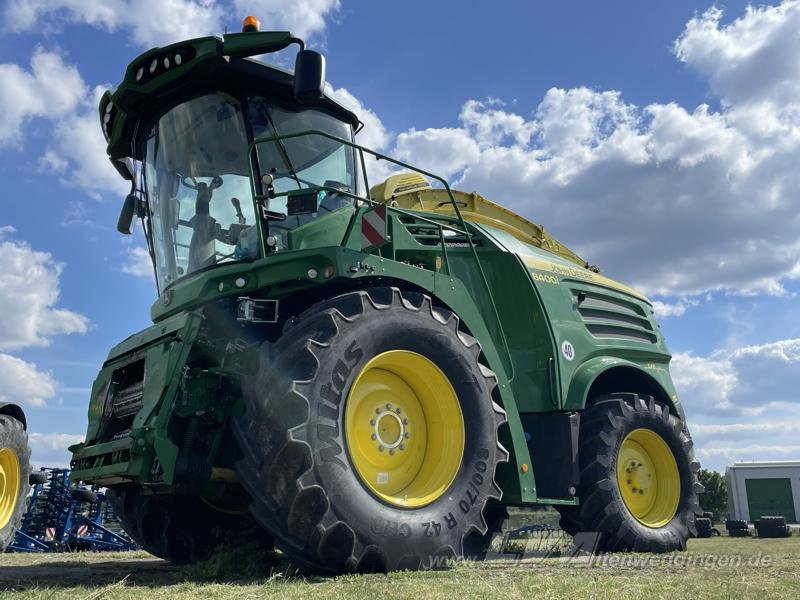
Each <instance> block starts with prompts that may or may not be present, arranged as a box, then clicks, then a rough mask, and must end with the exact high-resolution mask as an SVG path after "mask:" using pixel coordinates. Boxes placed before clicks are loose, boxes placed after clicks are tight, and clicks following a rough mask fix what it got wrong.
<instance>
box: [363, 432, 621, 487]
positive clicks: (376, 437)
mask: <svg viewBox="0 0 800 600" xmlns="http://www.w3.org/2000/svg"><path fill="white" fill-rule="evenodd" d="M372 439H373V440H377V439H378V436H377V435H375V434H374V433H373V434H372ZM628 483H630V481H629V482H628Z"/></svg>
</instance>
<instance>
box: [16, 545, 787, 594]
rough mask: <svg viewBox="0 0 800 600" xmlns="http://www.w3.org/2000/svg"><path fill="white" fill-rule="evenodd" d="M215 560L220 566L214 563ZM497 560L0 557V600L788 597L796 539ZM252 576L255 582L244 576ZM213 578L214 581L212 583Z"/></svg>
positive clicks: (104, 555) (131, 555)
mask: <svg viewBox="0 0 800 600" xmlns="http://www.w3.org/2000/svg"><path fill="white" fill-rule="evenodd" d="M223 558H224V557H223ZM606 558H607V561H606V562H604V560H605V559H603V558H600V559H597V558H596V559H595V560H593V561H592V560H591V559H588V558H587V557H584V558H581V559H572V560H568V559H566V558H536V557H534V558H526V559H523V560H522V561H520V562H517V561H514V560H513V559H511V558H499V559H495V560H490V561H487V562H485V563H477V564H460V565H457V566H455V567H453V568H452V569H450V570H447V571H436V572H423V573H392V574H389V575H358V576H355V575H353V576H343V577H335V578H334V577H330V578H325V577H316V576H314V577H302V576H298V575H296V574H293V569H292V568H291V566H290V565H289V564H288V563H287V562H286V561H285V560H283V559H282V558H281V557H280V556H279V555H278V556H272V557H268V558H267V559H266V561H265V562H262V563H259V564H253V562H252V561H249V562H248V559H244V562H245V563H248V564H247V565H244V566H243V565H242V564H241V563H242V556H238V557H237V556H233V557H228V562H229V563H230V562H233V563H238V564H236V565H235V566H234V567H232V568H231V565H230V564H227V565H226V564H224V560H223V563H222V564H220V563H216V562H215V563H213V564H212V563H206V564H203V565H200V566H195V567H176V566H173V565H170V564H169V563H166V562H164V561H161V560H158V559H154V558H152V557H151V556H149V555H148V554H146V553H144V552H129V553H117V554H110V553H95V554H90V553H82V554H39V555H25V554H3V555H0V596H2V597H13V598H19V599H33V598H42V599H43V598H70V599H71V600H76V599H81V598H86V599H93V598H125V599H131V600H146V599H149V598H170V599H172V598H177V599H180V598H187V599H188V598H192V599H200V598H202V599H203V600H212V599H215V598H287V597H288V598H293V599H297V598H324V599H326V600H330V599H335V598H348V599H349V598H354V599H359V598H386V599H389V598H405V599H414V598H443V599H447V600H454V599H458V600H462V599H466V598H481V599H486V598H520V599H523V598H524V599H534V598H536V599H538V598H570V599H572V600H574V599H580V598H613V599H614V600H620V599H622V598H648V599H650V598H737V599H741V598H755V597H758V598H763V599H766V598H769V599H773V598H792V599H796V598H799V597H800V537H797V536H795V537H792V538H788V539H777V540H769V539H764V540H762V539H750V538H745V539H739V538H728V537H720V538H711V539H703V540H690V542H689V550H688V551H687V552H683V553H675V554H668V555H661V556H657V557H653V556H651V555H641V554H628V555H613V558H610V557H606ZM254 568H256V569H258V572H259V573H263V574H260V575H258V576H253V575H252V574H247V572H248V570H252V569H254ZM220 573H223V574H222V575H220Z"/></svg>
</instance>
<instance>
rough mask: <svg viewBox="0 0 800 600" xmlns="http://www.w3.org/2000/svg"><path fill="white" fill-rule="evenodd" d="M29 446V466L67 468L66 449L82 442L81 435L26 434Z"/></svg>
mask: <svg viewBox="0 0 800 600" xmlns="http://www.w3.org/2000/svg"><path fill="white" fill-rule="evenodd" d="M28 440H29V442H30V445H31V464H32V465H33V467H34V468H35V469H38V468H40V467H54V468H56V467H60V468H64V467H68V466H69V459H70V455H69V452H67V447H69V446H71V445H72V444H78V443H80V442H82V441H83V435H77V434H72V433H38V432H30V433H28Z"/></svg>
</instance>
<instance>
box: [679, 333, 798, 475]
mask: <svg viewBox="0 0 800 600" xmlns="http://www.w3.org/2000/svg"><path fill="white" fill-rule="evenodd" d="M670 371H671V373H672V378H673V381H674V382H675V387H676V388H677V390H678V393H679V395H680V398H681V402H682V403H683V406H684V408H685V410H686V414H687V418H688V420H689V426H690V429H691V431H692V433H693V435H694V439H695V443H696V447H697V448H698V455H699V456H700V458H701V460H702V459H706V460H707V461H708V463H709V465H711V466H712V467H713V468H715V469H717V470H723V469H724V466H725V464H729V463H730V462H733V461H736V460H778V459H786V458H800V446H798V445H797V439H798V434H800V391H799V390H798V387H797V383H798V382H800V339H786V340H778V341H775V342H771V343H768V344H761V345H753V346H744V347H741V348H734V349H729V350H719V351H716V352H713V353H711V354H710V355H709V356H705V357H704V356H694V355H691V354H685V353H679V354H676V355H675V356H674V357H673V359H672V363H671V365H670Z"/></svg>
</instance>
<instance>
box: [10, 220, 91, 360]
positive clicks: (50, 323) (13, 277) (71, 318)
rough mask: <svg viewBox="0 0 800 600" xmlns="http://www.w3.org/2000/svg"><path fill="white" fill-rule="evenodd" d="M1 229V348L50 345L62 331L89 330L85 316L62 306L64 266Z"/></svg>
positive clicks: (77, 331)
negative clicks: (59, 303) (61, 290)
mask: <svg viewBox="0 0 800 600" xmlns="http://www.w3.org/2000/svg"><path fill="white" fill-rule="evenodd" d="M11 233H13V229H12V228H9V227H4V228H0V264H2V265H3V268H2V269H1V270H0V349H6V350H7V349H14V348H22V347H25V346H46V345H48V344H49V343H50V339H51V338H52V337H53V336H55V335H58V334H68V333H85V332H86V330H87V328H88V325H89V321H88V319H87V318H86V317H84V316H83V315H80V314H78V313H76V312H73V311H71V310H67V309H64V308H60V307H58V300H59V294H60V289H59V278H60V277H61V272H62V271H63V269H64V265H62V264H61V263H57V262H55V261H54V260H53V258H52V256H51V255H50V254H48V253H47V252H39V251H36V250H33V249H32V248H31V247H30V246H29V245H28V244H26V243H25V242H21V241H16V240H13V239H8V238H7V236H8V235H9V234H11Z"/></svg>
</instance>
